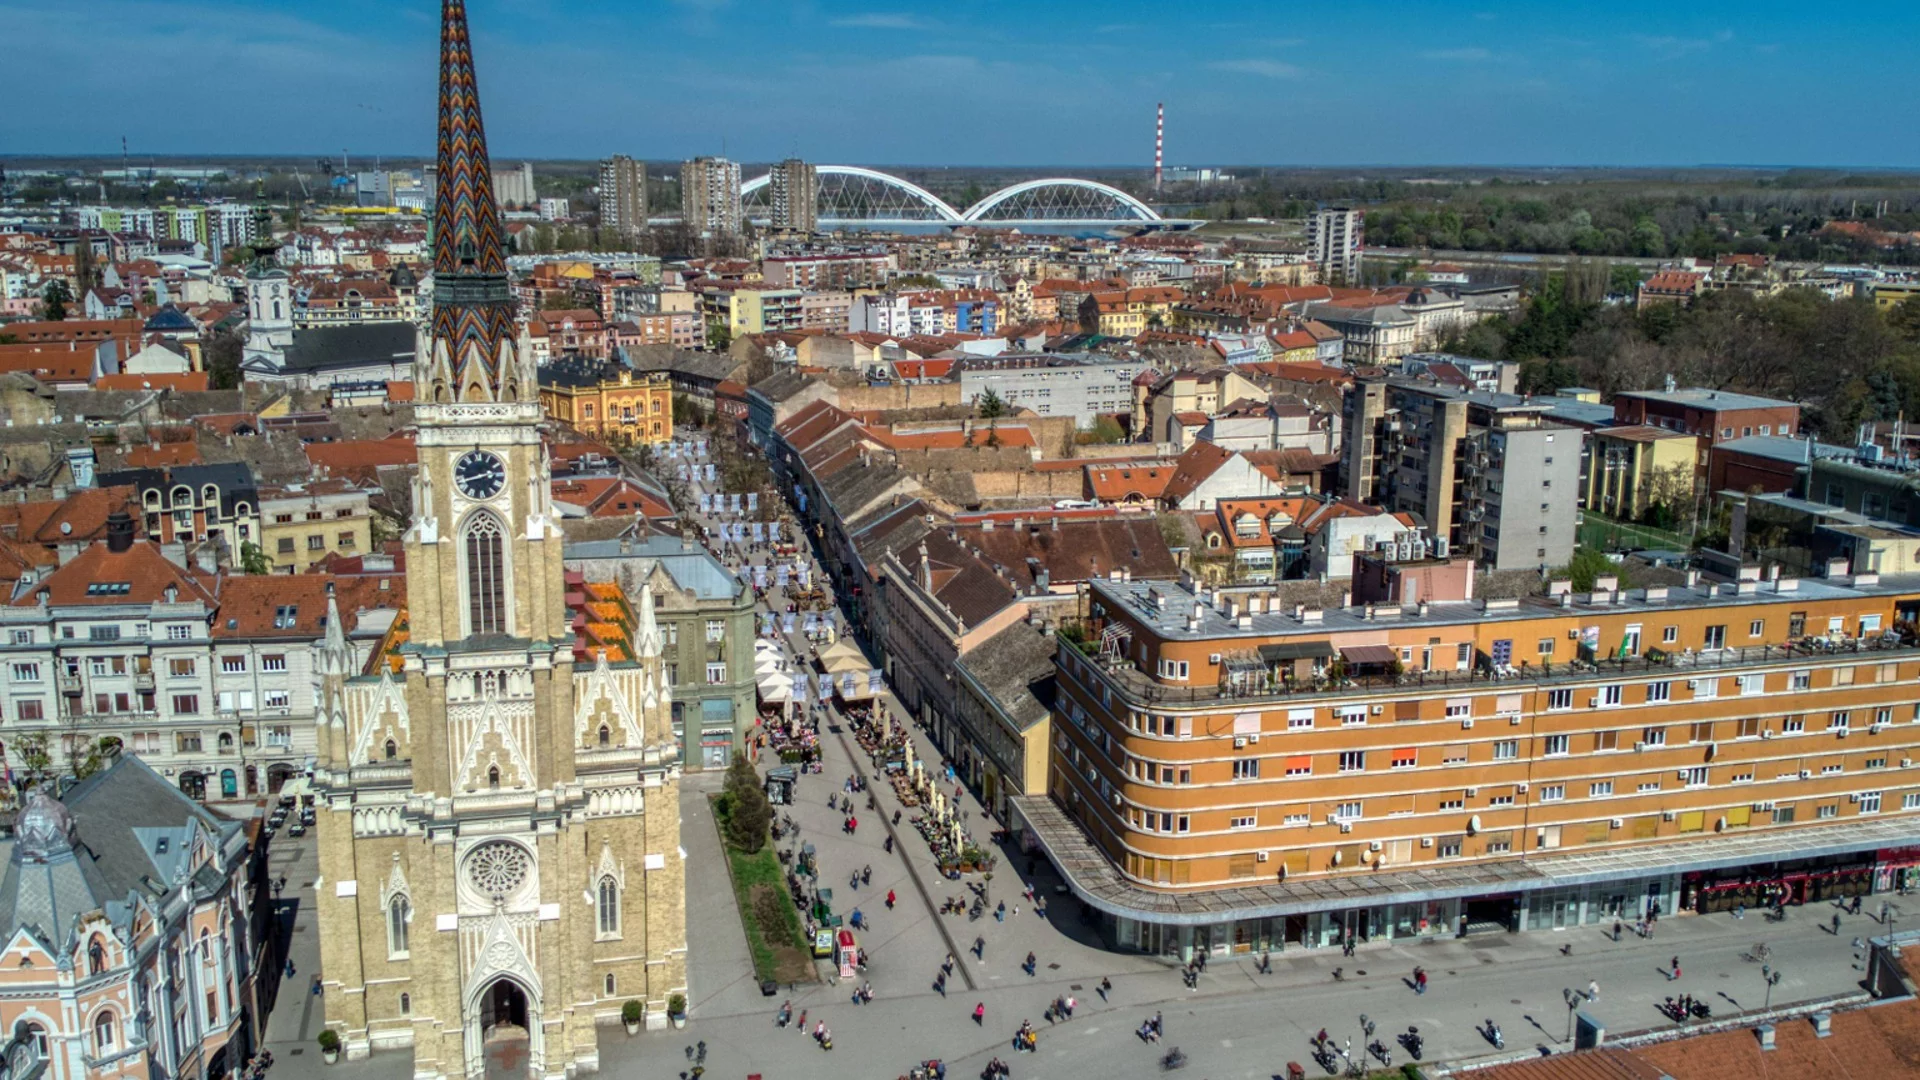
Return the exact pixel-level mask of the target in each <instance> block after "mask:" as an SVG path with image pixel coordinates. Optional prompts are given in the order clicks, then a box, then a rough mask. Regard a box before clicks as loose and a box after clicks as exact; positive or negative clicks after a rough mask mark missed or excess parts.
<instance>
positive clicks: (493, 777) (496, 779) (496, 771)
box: [487, 765, 500, 791]
mask: <svg viewBox="0 0 1920 1080" xmlns="http://www.w3.org/2000/svg"><path fill="white" fill-rule="evenodd" d="M487 787H488V788H491V789H493V790H496V791H497V790H499V787H500V766H498V765H489V766H487Z"/></svg>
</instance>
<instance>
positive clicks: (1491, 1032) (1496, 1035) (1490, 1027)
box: [1487, 1016, 1507, 1050]
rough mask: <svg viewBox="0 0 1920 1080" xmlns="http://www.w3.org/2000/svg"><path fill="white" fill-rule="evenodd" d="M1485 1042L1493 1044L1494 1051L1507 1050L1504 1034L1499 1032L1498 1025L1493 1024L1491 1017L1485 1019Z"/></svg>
mask: <svg viewBox="0 0 1920 1080" xmlns="http://www.w3.org/2000/svg"><path fill="white" fill-rule="evenodd" d="M1487 1041H1488V1042H1490V1043H1492V1044H1493V1048H1494V1049H1495V1050H1505V1049H1506V1048H1507V1036H1506V1033H1505V1032H1502V1031H1501V1030H1500V1025H1499V1024H1496V1023H1494V1022H1493V1017H1491V1016H1489V1017H1487Z"/></svg>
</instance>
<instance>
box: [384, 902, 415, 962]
mask: <svg viewBox="0 0 1920 1080" xmlns="http://www.w3.org/2000/svg"><path fill="white" fill-rule="evenodd" d="M412 914H413V905H412V904H410V903H408V902H407V898H406V896H405V895H404V894H403V895H400V896H396V897H394V898H393V899H392V900H391V901H389V902H388V903H387V954H388V955H390V956H403V955H405V954H406V951H407V919H408V918H409V917H410V916H411V915H412Z"/></svg>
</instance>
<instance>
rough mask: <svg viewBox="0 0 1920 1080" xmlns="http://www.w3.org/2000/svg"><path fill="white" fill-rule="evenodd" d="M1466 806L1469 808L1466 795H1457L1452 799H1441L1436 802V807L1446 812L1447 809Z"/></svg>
mask: <svg viewBox="0 0 1920 1080" xmlns="http://www.w3.org/2000/svg"><path fill="white" fill-rule="evenodd" d="M1466 808H1467V800H1466V799H1465V797H1463V796H1459V795H1456V796H1454V797H1453V798H1451V799H1441V800H1440V801H1439V802H1438V803H1435V804H1434V809H1436V810H1440V811H1442V812H1445V811H1447V810H1465V809H1466Z"/></svg>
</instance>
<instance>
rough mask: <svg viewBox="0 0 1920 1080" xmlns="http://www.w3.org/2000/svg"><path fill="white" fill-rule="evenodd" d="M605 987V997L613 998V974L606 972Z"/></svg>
mask: <svg viewBox="0 0 1920 1080" xmlns="http://www.w3.org/2000/svg"><path fill="white" fill-rule="evenodd" d="M605 985H606V988H607V996H608V997H612V996H613V972H611V971H609V972H607V980H606V984H605Z"/></svg>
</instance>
